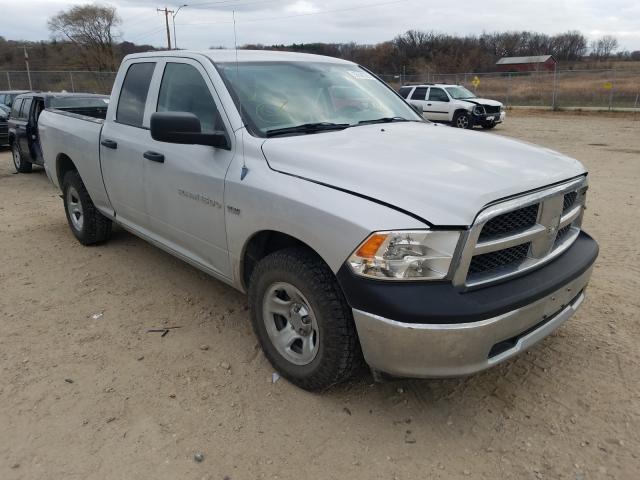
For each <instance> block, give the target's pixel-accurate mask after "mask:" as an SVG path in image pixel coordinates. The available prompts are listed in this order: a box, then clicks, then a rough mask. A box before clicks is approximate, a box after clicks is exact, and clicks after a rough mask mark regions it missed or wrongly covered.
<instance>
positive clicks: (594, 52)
mask: <svg viewBox="0 0 640 480" xmlns="http://www.w3.org/2000/svg"><path fill="white" fill-rule="evenodd" d="M617 49H618V39H617V38H616V37H614V36H613V35H604V36H603V37H600V38H599V39H597V40H594V41H593V42H591V56H592V57H595V58H597V59H598V60H606V59H607V58H609V57H610V56H611V55H612V54H613V52H615V51H616V50H617Z"/></svg>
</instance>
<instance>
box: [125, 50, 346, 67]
mask: <svg viewBox="0 0 640 480" xmlns="http://www.w3.org/2000/svg"><path fill="white" fill-rule="evenodd" d="M184 56H187V57H192V56H205V57H208V58H210V59H211V60H212V61H213V62H214V63H227V62H235V61H236V50H223V49H211V50H165V51H155V52H146V53H132V54H130V55H127V56H126V57H125V60H126V59H131V58H146V57H184ZM237 60H238V62H239V63H242V62H326V63H342V64H353V62H349V61H348V60H342V59H340V58H335V57H327V56H325V55H314V54H311V53H297V52H283V51H279V50H238V51H237Z"/></svg>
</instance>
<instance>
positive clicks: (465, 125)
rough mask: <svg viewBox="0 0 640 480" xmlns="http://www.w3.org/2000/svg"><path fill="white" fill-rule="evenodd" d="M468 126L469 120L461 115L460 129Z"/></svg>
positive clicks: (459, 118)
mask: <svg viewBox="0 0 640 480" xmlns="http://www.w3.org/2000/svg"><path fill="white" fill-rule="evenodd" d="M467 125H469V119H468V118H467V117H466V116H464V115H460V116H459V117H458V127H460V128H466V127H467Z"/></svg>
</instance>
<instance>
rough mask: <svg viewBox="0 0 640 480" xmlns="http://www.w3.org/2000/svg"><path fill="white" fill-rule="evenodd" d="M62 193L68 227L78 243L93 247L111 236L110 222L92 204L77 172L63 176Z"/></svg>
mask: <svg viewBox="0 0 640 480" xmlns="http://www.w3.org/2000/svg"><path fill="white" fill-rule="evenodd" d="M62 192H63V199H64V210H65V212H66V214H67V221H68V222H69V227H71V231H72V232H73V234H74V235H75V237H76V238H77V239H78V240H79V241H80V243H82V244H83V245H93V244H95V243H100V242H104V241H105V240H107V239H108V238H109V236H110V235H111V220H109V219H108V218H107V217H105V216H104V215H102V214H101V213H100V212H99V211H98V209H97V208H96V206H95V205H94V204H93V201H92V200H91V197H89V192H87V189H86V188H85V186H84V183H82V179H81V178H80V174H79V173H78V172H76V171H72V172H69V173H67V174H66V175H65V176H64V180H63V181H62Z"/></svg>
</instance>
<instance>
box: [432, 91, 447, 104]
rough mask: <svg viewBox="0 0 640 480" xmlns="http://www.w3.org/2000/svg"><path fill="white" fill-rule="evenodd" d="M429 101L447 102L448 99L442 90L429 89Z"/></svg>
mask: <svg viewBox="0 0 640 480" xmlns="http://www.w3.org/2000/svg"><path fill="white" fill-rule="evenodd" d="M429 100H432V101H434V102H448V101H449V97H447V94H446V93H445V92H444V90H443V89H441V88H431V90H429Z"/></svg>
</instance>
